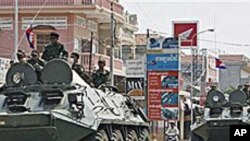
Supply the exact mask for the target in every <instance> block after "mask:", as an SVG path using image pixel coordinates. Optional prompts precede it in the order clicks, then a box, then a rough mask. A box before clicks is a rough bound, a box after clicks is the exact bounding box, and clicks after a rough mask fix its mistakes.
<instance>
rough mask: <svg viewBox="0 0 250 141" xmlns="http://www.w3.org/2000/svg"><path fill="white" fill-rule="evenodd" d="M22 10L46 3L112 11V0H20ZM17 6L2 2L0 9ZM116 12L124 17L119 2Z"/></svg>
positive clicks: (50, 5) (0, 0)
mask: <svg viewBox="0 0 250 141" xmlns="http://www.w3.org/2000/svg"><path fill="white" fill-rule="evenodd" d="M18 1H19V2H18V4H19V6H20V7H21V8H25V7H29V8H32V7H41V6H42V5H44V3H45V2H47V3H46V8H47V7H51V8H57V7H78V6H80V7H81V6H98V7H101V8H104V9H107V10H110V5H111V1H112V0H18ZM14 5H15V0H0V9H4V8H12V9H13V6H14ZM113 9H114V12H115V13H117V14H120V15H123V6H122V5H120V4H119V3H117V2H114V3H113Z"/></svg>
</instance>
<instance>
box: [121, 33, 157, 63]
mask: <svg viewBox="0 0 250 141" xmlns="http://www.w3.org/2000/svg"><path fill="white" fill-rule="evenodd" d="M150 37H151V38H156V37H160V36H159V35H158V34H150ZM147 43H148V41H147V35H146V34H135V42H134V44H133V45H129V44H124V45H123V47H122V54H123V56H122V59H123V61H126V60H129V59H141V58H142V57H144V55H145V54H146V50H147Z"/></svg>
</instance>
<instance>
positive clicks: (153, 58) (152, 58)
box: [147, 54, 179, 71]
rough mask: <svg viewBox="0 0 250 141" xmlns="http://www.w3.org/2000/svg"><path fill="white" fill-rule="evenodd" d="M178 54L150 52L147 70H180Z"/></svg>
mask: <svg viewBox="0 0 250 141" xmlns="http://www.w3.org/2000/svg"><path fill="white" fill-rule="evenodd" d="M178 66H179V55H178V54H148V55H147V70H158V71H160V70H178Z"/></svg>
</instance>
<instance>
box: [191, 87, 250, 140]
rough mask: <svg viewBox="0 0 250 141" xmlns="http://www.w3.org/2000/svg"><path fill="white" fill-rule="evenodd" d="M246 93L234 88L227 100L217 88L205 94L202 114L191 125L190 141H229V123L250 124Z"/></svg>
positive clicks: (249, 110) (249, 109) (249, 108)
mask: <svg viewBox="0 0 250 141" xmlns="http://www.w3.org/2000/svg"><path fill="white" fill-rule="evenodd" d="M249 115H250V107H249V104H248V102H247V94H246V93H245V92H243V91H241V90H235V91H233V92H232V93H230V94H229V97H228V100H227V99H226V98H225V95H224V94H223V93H222V92H220V91H218V90H211V91H210V92H209V93H208V95H207V100H206V105H205V110H204V115H202V118H201V120H196V122H195V123H194V124H193V125H192V126H191V130H192V133H193V137H192V141H229V140H230V125H247V124H250V119H249V117H250V116H249Z"/></svg>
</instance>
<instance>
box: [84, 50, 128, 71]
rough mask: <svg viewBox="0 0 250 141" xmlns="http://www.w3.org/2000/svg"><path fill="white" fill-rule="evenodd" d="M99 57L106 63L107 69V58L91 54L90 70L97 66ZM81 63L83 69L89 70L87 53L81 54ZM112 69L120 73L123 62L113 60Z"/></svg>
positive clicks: (108, 62)
mask: <svg viewBox="0 0 250 141" xmlns="http://www.w3.org/2000/svg"><path fill="white" fill-rule="evenodd" d="M100 57H101V58H102V59H104V60H105V61H106V66H107V67H109V66H110V61H109V56H106V55H102V54H97V53H94V54H92V61H91V62H92V64H91V68H92V69H94V67H95V65H97V64H98V61H99V58H100ZM81 63H82V65H83V66H84V68H85V69H86V70H88V68H89V53H82V54H81ZM114 68H115V69H117V70H121V71H122V70H123V61H122V60H121V59H117V58H115V59H114Z"/></svg>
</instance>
